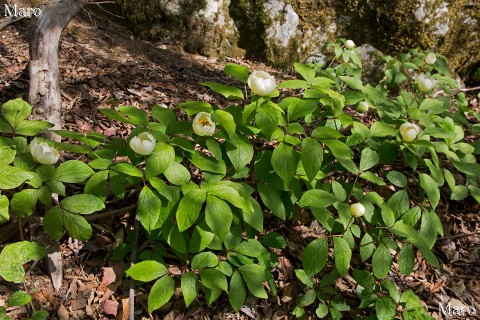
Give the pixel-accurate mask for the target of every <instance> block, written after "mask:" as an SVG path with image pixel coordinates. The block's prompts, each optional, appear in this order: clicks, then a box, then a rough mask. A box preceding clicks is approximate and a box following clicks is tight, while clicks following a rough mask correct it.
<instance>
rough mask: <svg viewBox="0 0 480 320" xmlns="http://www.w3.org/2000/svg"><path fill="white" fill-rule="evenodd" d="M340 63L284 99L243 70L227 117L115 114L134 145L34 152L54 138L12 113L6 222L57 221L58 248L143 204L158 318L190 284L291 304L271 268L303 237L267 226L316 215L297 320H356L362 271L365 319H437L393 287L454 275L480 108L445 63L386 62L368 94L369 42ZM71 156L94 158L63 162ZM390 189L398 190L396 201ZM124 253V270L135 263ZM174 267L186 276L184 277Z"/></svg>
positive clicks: (5, 139)
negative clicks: (456, 228)
mask: <svg viewBox="0 0 480 320" xmlns="http://www.w3.org/2000/svg"><path fill="white" fill-rule="evenodd" d="M326 50H327V51H328V52H329V53H330V54H331V55H332V57H333V58H332V61H331V62H330V63H329V64H328V65H322V64H315V63H310V64H302V63H295V65H294V68H295V71H296V72H297V74H298V79H295V80H287V81H283V82H281V83H279V84H277V83H276V81H275V79H274V78H273V77H272V76H271V75H269V74H268V73H266V72H264V71H254V72H250V70H248V68H247V67H246V66H241V65H236V64H227V65H226V66H225V73H226V74H228V75H229V76H231V77H233V78H234V79H236V80H237V81H238V82H239V86H238V87H237V86H226V85H223V84H219V83H216V82H206V83H203V84H204V85H205V86H207V87H209V88H210V89H211V90H213V91H214V92H216V93H218V94H221V95H223V96H224V97H225V98H227V99H228V100H230V101H231V104H230V105H228V106H226V107H225V108H219V107H218V106H213V105H211V104H209V103H207V102H204V101H188V102H184V103H181V104H179V105H178V106H177V107H176V109H177V110H169V109H164V108H162V107H160V106H153V107H152V110H151V114H149V113H147V112H145V111H143V110H140V109H138V108H136V107H133V106H120V107H118V109H117V110H115V109H101V110H100V111H101V112H102V113H103V114H104V115H105V116H107V117H108V118H109V119H111V120H114V121H120V122H124V123H127V124H130V125H132V126H133V130H132V132H131V134H130V136H129V138H128V139H127V141H125V140H124V139H119V138H113V139H110V140H109V139H107V138H106V137H104V136H103V135H102V134H99V133H88V134H86V135H82V134H80V133H76V132H71V131H64V130H56V131H54V132H56V133H57V134H59V135H61V136H63V137H66V138H69V139H73V140H77V141H78V143H76V144H67V143H56V142H52V141H46V140H44V139H41V138H40V137H37V138H35V139H34V140H32V141H31V142H30V146H29V142H28V140H27V137H28V136H32V137H34V136H37V135H38V134H40V133H41V132H42V131H43V130H45V129H47V128H48V127H49V124H48V123H46V122H39V121H32V120H27V117H28V116H29V115H30V113H31V107H30V106H29V105H28V104H26V103H25V102H23V101H22V100H19V99H17V100H13V101H9V102H6V103H4V104H3V106H2V110H1V111H2V117H1V118H0V131H1V132H3V136H2V137H1V138H0V154H1V156H0V190H1V195H0V219H1V220H0V221H2V222H5V221H8V220H9V219H11V217H12V216H16V217H17V218H19V219H21V218H26V217H28V216H30V215H33V214H35V215H41V216H43V226H44V229H45V230H46V232H47V233H48V235H49V236H50V237H51V238H52V239H59V238H61V237H62V236H64V235H65V230H66V232H68V234H69V235H70V236H72V237H74V238H76V239H79V240H87V239H89V238H90V236H91V235H92V227H91V225H90V223H89V222H88V221H87V220H86V219H85V215H89V214H93V213H95V212H98V211H101V210H103V209H104V208H105V201H106V200H107V199H111V198H113V197H116V198H118V199H123V198H124V197H125V193H126V191H125V190H126V189H127V188H132V187H133V188H135V189H137V190H138V194H139V195H138V206H137V215H138V218H139V221H140V223H141V225H142V226H143V228H144V230H145V232H146V234H147V238H148V241H149V242H150V246H149V248H151V249H149V250H145V251H143V252H141V253H140V260H141V261H140V262H139V263H137V264H135V265H134V266H133V267H131V268H130V269H128V270H127V275H128V276H129V277H132V278H133V279H135V280H137V281H139V283H140V284H141V283H144V285H145V287H146V288H149V290H150V291H149V292H150V294H149V298H148V309H149V312H150V313H151V312H154V311H155V310H157V309H159V308H160V307H162V306H163V305H164V304H165V303H166V302H168V301H169V300H170V298H171V297H172V296H173V294H174V291H175V288H176V287H180V288H181V291H182V294H183V298H184V300H185V304H186V306H187V307H188V306H190V304H191V303H192V302H193V301H194V300H195V299H196V298H197V296H198V295H199V294H200V293H202V294H203V296H204V298H205V299H206V301H207V303H208V304H209V305H210V304H212V303H213V302H214V301H215V300H217V299H218V298H219V297H220V296H221V295H222V294H225V295H226V296H228V300H229V302H230V304H231V306H232V308H233V309H234V310H236V311H238V310H239V309H240V308H241V307H242V305H243V304H244V303H245V301H246V298H247V297H248V296H253V297H256V298H260V299H268V298H269V296H275V295H276V294H277V287H276V279H275V277H274V274H273V273H272V271H273V270H275V268H276V266H277V265H278V254H279V252H281V250H282V249H284V248H285V247H286V244H287V239H286V238H285V236H284V234H282V229H281V228H277V229H272V228H266V227H265V225H266V223H265V222H266V220H265V219H267V217H268V219H269V221H268V222H269V223H268V225H269V226H270V225H272V224H276V225H280V226H281V225H282V224H283V223H284V222H285V221H287V220H290V219H292V218H295V217H296V216H297V215H299V214H302V215H307V216H308V217H309V219H311V221H313V220H316V221H318V224H319V225H320V226H321V228H320V230H321V231H319V232H318V233H316V234H315V235H313V236H312V237H311V238H308V239H307V240H308V241H309V242H308V244H307V245H306V246H305V248H303V253H302V261H301V262H302V264H301V265H298V266H297V269H296V270H295V275H296V277H297V278H298V280H299V281H300V282H301V283H303V285H304V286H305V290H304V291H303V292H304V293H303V294H301V295H300V296H298V297H297V300H296V306H295V308H294V309H293V310H291V312H292V314H293V315H295V316H296V317H302V316H303V315H304V314H305V313H306V312H313V313H315V314H316V316H318V317H319V318H323V317H329V318H332V319H340V318H341V317H342V313H343V314H345V313H346V312H353V311H351V308H352V307H354V306H352V305H348V304H347V303H346V302H345V300H344V299H342V296H341V292H337V290H336V289H335V282H336V280H337V279H338V278H339V277H343V276H345V275H347V274H348V275H350V276H351V277H352V278H353V279H354V280H355V281H356V283H357V286H356V288H355V292H356V294H357V296H358V300H359V304H358V305H355V308H356V311H355V312H354V314H356V315H358V316H360V317H363V318H368V317H369V318H371V319H375V317H377V318H378V319H394V318H395V317H396V316H400V315H402V316H403V318H404V319H413V318H416V319H417V318H422V319H430V317H429V316H428V313H427V312H426V310H425V309H424V308H423V307H422V305H421V304H420V300H419V299H418V297H416V296H415V294H414V293H413V292H412V291H405V292H403V293H402V292H401V291H400V290H399V289H398V288H397V287H396V286H395V284H394V283H393V282H392V281H391V280H390V279H389V277H388V276H389V273H390V271H391V269H392V265H393V262H394V261H395V262H396V263H397V264H398V268H399V270H400V272H401V273H403V274H405V275H408V274H410V273H412V272H413V270H414V269H415V268H416V265H417V264H418V263H420V262H421V260H422V259H425V260H426V261H427V262H428V263H429V264H430V265H432V266H434V267H436V268H438V267H439V262H438V260H437V258H436V257H435V255H434V254H433V253H432V251H431V249H432V247H433V245H434V244H435V241H436V238H437V235H439V234H440V235H442V234H443V230H442V224H441V221H440V219H439V217H438V215H437V213H436V211H435V210H436V208H437V207H438V206H439V204H440V201H441V197H442V195H443V196H444V197H446V199H445V201H448V200H457V201H460V200H464V199H465V198H467V197H473V198H474V199H475V200H476V201H477V202H480V188H479V185H480V181H479V178H478V177H480V165H479V164H478V163H477V160H476V155H478V154H479V153H480V148H479V147H478V142H477V143H476V144H475V143H473V144H472V141H470V140H466V138H465V137H466V134H468V135H471V134H478V133H479V132H480V125H479V124H478V120H479V119H480V115H479V114H478V113H475V112H474V111H472V110H469V109H468V104H467V101H466V99H465V96H464V94H463V93H461V92H460V91H459V90H457V89H458V88H459V85H458V84H457V82H456V81H455V80H454V79H452V77H451V76H450V75H449V73H448V69H447V62H446V60H445V58H444V57H442V56H440V55H434V54H433V56H432V54H431V53H430V54H428V55H426V54H425V53H422V52H419V51H417V50H412V51H411V52H409V53H407V54H403V55H401V56H400V57H399V58H394V57H390V56H385V57H384V59H385V61H386V69H385V77H384V80H383V81H382V82H381V83H380V84H378V85H376V86H372V85H370V84H365V83H363V82H362V80H361V79H362V78H361V76H362V65H361V61H360V58H359V54H358V51H357V50H356V48H355V45H354V43H353V42H352V41H347V42H345V41H343V40H341V41H339V42H337V43H329V44H328V45H327V46H326ZM241 87H244V88H245V90H242V89H240V88H241ZM247 88H250V91H249V90H248V89H247ZM249 92H250V94H249ZM178 110H182V111H183V112H184V116H179V114H177V112H176V111H178ZM355 110H358V112H357V111H355ZM467 117H468V118H467ZM365 119H368V124H367V123H362V121H363V122H365ZM471 119H474V120H475V121H477V123H476V124H474V123H472V122H473V121H471ZM58 149H60V150H64V151H67V152H73V153H79V154H84V155H85V156H86V158H87V159H88V161H79V160H69V161H65V162H63V163H61V164H60V165H57V164H56V163H57V161H58ZM455 175H462V176H464V177H465V179H464V180H465V181H466V183H464V184H458V183H457V182H456V179H455ZM66 184H79V185H81V186H82V187H83V192H82V193H78V189H77V193H75V192H74V191H72V190H69V189H68V188H67V185H66ZM386 186H388V187H389V190H392V191H391V192H390V194H389V195H388V196H381V195H380V194H384V193H381V192H379V190H382V188H385V187H386ZM57 199H58V200H57ZM20 244H22V245H27V244H28V242H21V243H17V244H11V245H8V246H6V247H5V248H4V249H3V251H2V253H1V254H0V261H3V260H6V259H9V261H11V260H12V259H13V260H12V261H13V262H15V260H17V261H16V262H15V263H10V264H1V265H0V275H1V276H2V277H3V278H5V280H8V281H14V282H18V280H20V282H21V280H22V279H23V268H21V271H22V272H20V270H19V269H18V268H17V267H18V265H21V264H23V263H26V262H28V261H30V260H33V259H39V258H40V257H41V256H42V255H43V253H42V252H39V251H36V250H34V252H35V254H34V253H32V254H31V255H30V254H26V255H25V256H22V257H19V256H18V257H16V256H12V253H11V251H12V250H10V249H9V248H10V246H16V245H20ZM32 245H33V244H32ZM124 249H125V246H119V247H118V248H117V249H116V250H114V252H113V257H114V258H117V259H118V258H120V259H121V258H123V256H124V255H125V254H126V252H125V250H124ZM32 250H33V249H32ZM13 251H15V250H13ZM416 251H419V253H420V254H421V255H417V254H416ZM172 255H174V256H175V257H176V258H177V261H181V264H182V268H181V269H182V270H183V273H182V274H181V275H172V274H170V273H169V270H168V265H169V264H170V263H171V260H170V257H171V256H172ZM422 257H423V258H422ZM151 282H153V284H152V285H150V283H151ZM24 294H25V293H24ZM19 295H21V294H19ZM21 297H23V298H25V297H24V295H21ZM25 301H26V300H25ZM375 314H376V315H375Z"/></svg>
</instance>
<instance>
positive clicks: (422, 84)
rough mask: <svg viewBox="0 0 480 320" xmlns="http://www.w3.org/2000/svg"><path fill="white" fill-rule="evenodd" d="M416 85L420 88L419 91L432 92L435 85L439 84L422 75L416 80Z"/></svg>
mask: <svg viewBox="0 0 480 320" xmlns="http://www.w3.org/2000/svg"><path fill="white" fill-rule="evenodd" d="M415 83H416V84H417V86H418V89H419V90H420V91H422V92H430V91H431V90H432V89H433V87H435V84H436V83H437V82H436V81H435V80H433V79H430V78H427V76H426V75H425V74H423V73H422V74H420V75H418V77H417V78H416V79H415Z"/></svg>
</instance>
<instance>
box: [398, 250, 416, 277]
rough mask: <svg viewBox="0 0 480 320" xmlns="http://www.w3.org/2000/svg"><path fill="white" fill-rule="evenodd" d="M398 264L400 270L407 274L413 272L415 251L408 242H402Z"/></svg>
mask: <svg viewBox="0 0 480 320" xmlns="http://www.w3.org/2000/svg"><path fill="white" fill-rule="evenodd" d="M398 265H399V269H400V272H401V273H403V274H404V275H409V274H411V273H412V272H413V267H414V266H415V252H413V249H412V247H411V246H410V245H409V244H408V243H404V244H403V246H402V249H401V250H400V253H399V255H398Z"/></svg>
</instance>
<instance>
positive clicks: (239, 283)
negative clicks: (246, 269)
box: [228, 271, 247, 312]
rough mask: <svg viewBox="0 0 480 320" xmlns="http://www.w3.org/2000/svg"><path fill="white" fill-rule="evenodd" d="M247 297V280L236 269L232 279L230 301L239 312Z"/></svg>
mask: <svg viewBox="0 0 480 320" xmlns="http://www.w3.org/2000/svg"><path fill="white" fill-rule="evenodd" d="M246 298H247V289H246V287H245V282H244V281H243V279H242V276H241V275H240V273H239V272H238V271H235V272H234V273H233V275H232V278H231V279H230V294H229V297H228V301H229V302H230V305H231V306H232V308H233V309H234V310H235V311H236V312H238V311H240V308H241V307H242V306H243V304H244V303H245V299H246Z"/></svg>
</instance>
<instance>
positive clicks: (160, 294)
mask: <svg viewBox="0 0 480 320" xmlns="http://www.w3.org/2000/svg"><path fill="white" fill-rule="evenodd" d="M174 293H175V280H173V278H171V277H161V278H160V279H158V280H157V281H156V282H155V284H154V285H153V286H152V289H150V293H149V294H148V313H152V312H153V311H154V310H157V309H160V308H161V307H162V306H163V305H164V304H165V303H167V302H168V301H169V300H170V298H171V297H172V296H173V294H174Z"/></svg>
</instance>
